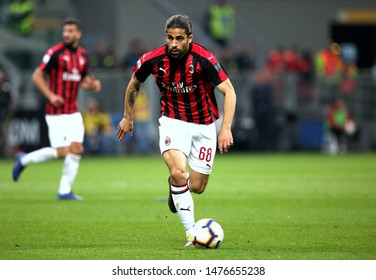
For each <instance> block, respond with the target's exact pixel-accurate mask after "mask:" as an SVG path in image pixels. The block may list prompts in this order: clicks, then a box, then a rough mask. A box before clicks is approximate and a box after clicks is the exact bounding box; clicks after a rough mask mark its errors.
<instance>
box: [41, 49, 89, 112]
mask: <svg viewBox="0 0 376 280" xmlns="http://www.w3.org/2000/svg"><path fill="white" fill-rule="evenodd" d="M87 67H88V59H87V53H86V50H85V49H83V48H81V47H78V48H72V47H68V46H65V45H64V44H63V43H59V44H57V45H55V46H53V47H51V48H50V49H48V50H47V52H46V53H45V54H44V56H43V60H42V62H41V64H40V65H39V69H41V70H42V71H43V72H44V73H46V74H47V75H48V86H49V88H50V90H51V91H52V92H54V93H55V94H56V95H58V96H61V97H63V98H64V104H62V105H60V106H58V107H54V106H53V105H52V104H51V103H47V105H46V114H47V115H61V114H73V113H76V112H77V111H78V102H77V94H78V88H79V84H80V82H81V80H82V79H83V78H84V77H85V76H86V75H87Z"/></svg>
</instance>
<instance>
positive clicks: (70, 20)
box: [63, 17, 81, 30]
mask: <svg viewBox="0 0 376 280" xmlns="http://www.w3.org/2000/svg"><path fill="white" fill-rule="evenodd" d="M66 24H75V25H76V26H77V28H78V29H79V30H81V21H80V20H79V19H78V18H75V17H68V18H66V19H64V21H63V26H65V25H66Z"/></svg>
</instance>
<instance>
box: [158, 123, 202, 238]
mask: <svg viewBox="0 0 376 280" xmlns="http://www.w3.org/2000/svg"><path fill="white" fill-rule="evenodd" d="M159 123H160V126H159V136H160V141H159V146H160V149H161V154H162V157H163V159H164V161H165V163H166V165H167V167H168V169H169V173H170V177H169V191H170V194H169V207H170V210H171V211H172V212H173V213H176V212H177V213H178V215H179V218H180V220H181V222H182V224H183V227H184V229H185V231H186V235H188V236H189V232H190V230H191V229H192V227H193V226H194V223H195V220H194V203H193V199H192V195H191V193H190V190H189V186H188V178H187V174H186V165H187V154H188V153H189V150H190V145H191V135H190V131H191V129H190V126H191V124H188V123H186V122H182V121H179V120H174V119H169V118H166V117H162V118H160V119H159ZM171 202H172V205H171Z"/></svg>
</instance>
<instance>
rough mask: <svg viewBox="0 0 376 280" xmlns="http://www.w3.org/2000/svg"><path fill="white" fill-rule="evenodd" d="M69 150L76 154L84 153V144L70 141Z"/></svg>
mask: <svg viewBox="0 0 376 280" xmlns="http://www.w3.org/2000/svg"><path fill="white" fill-rule="evenodd" d="M69 152H71V153H72V154H76V155H82V154H83V153H84V146H83V145H82V144H81V143H72V144H71V146H70V147H69Z"/></svg>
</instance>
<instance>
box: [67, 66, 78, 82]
mask: <svg viewBox="0 0 376 280" xmlns="http://www.w3.org/2000/svg"><path fill="white" fill-rule="evenodd" d="M63 80H64V81H71V82H79V81H81V74H80V72H79V71H78V70H77V68H73V69H72V73H68V72H64V73H63Z"/></svg>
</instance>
